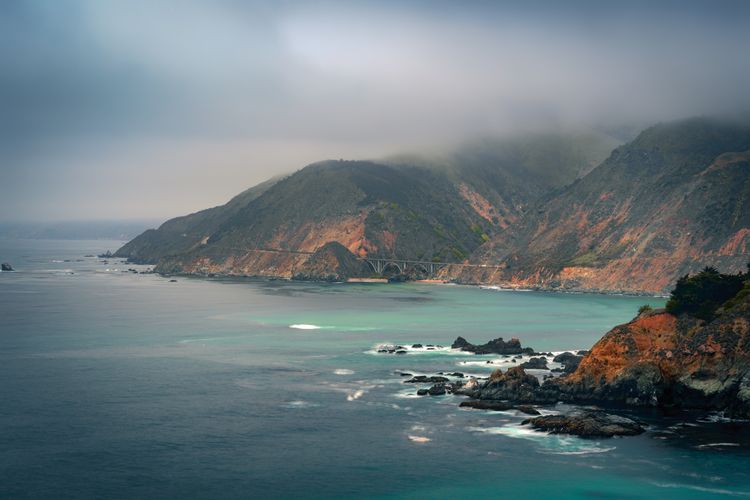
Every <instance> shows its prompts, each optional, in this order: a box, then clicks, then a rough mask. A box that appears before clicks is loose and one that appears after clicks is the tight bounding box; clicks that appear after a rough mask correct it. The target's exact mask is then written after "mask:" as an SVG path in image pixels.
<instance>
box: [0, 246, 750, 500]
mask: <svg viewBox="0 0 750 500" xmlns="http://www.w3.org/2000/svg"><path fill="white" fill-rule="evenodd" d="M120 243H121V242H113V241H51V240H50V241H43V240H0V261H2V262H9V263H11V264H12V265H13V266H14V268H15V269H16V272H3V273H0V497H3V498H268V497H274V498H316V497H320V498H336V497H363V498H425V499H435V498H510V497H517V498H530V497H533V498H587V497H596V498H660V499H664V498H706V497H717V498H728V497H750V436H748V425H742V424H738V423H732V422H725V421H722V420H721V419H717V418H713V417H711V416H708V418H703V419H702V420H700V421H697V422H696V420H695V419H696V418H697V417H695V418H692V416H687V415H671V416H659V415H651V414H639V415H638V417H639V418H643V419H646V421H648V422H650V423H651V426H650V427H649V430H648V432H646V433H645V434H643V435H641V436H638V437H629V438H620V439H602V440H586V439H580V438H575V437H566V436H550V435H546V434H543V433H537V432H533V431H530V430H528V429H527V428H526V427H524V426H521V425H520V422H521V421H522V420H523V418H524V416H523V415H520V414H518V413H516V412H515V411H509V412H488V411H477V410H466V409H459V408H458V403H459V402H460V401H461V400H462V398H461V397H459V396H450V395H448V396H437V397H429V396H424V397H418V396H416V395H415V393H416V390H417V388H418V387H415V386H413V385H412V384H404V383H403V381H404V379H405V378H404V377H402V376H401V375H400V374H399V373H398V372H400V371H404V372H408V373H413V374H428V375H429V374H435V373H437V372H440V371H451V372H452V371H461V372H463V373H467V374H476V375H481V376H486V375H487V374H489V372H490V371H491V370H492V369H494V368H497V367H498V366H506V365H507V364H508V363H507V360H506V362H505V363H504V364H502V363H501V360H498V359H497V357H496V356H474V355H466V354H460V353H456V352H453V351H451V350H450V349H447V346H450V344H451V343H452V341H453V340H454V339H455V338H456V337H457V336H459V335H461V336H463V337H465V338H467V339H468V340H469V341H471V342H474V343H484V342H486V341H488V340H490V339H492V338H495V337H500V336H502V337H504V338H506V339H507V338H510V337H513V336H516V337H519V338H520V339H521V341H522V343H523V344H524V345H525V346H531V347H533V348H535V349H536V350H540V351H561V350H568V349H586V348H588V347H590V346H591V345H592V344H593V343H594V342H595V341H596V340H597V339H598V338H599V337H601V335H602V334H603V333H605V332H606V331H607V330H609V329H610V328H611V327H612V326H614V325H616V324H618V323H623V322H625V321H628V320H629V319H631V318H632V317H633V316H634V315H635V313H636V310H637V308H638V306H639V305H641V304H644V303H649V304H652V305H654V306H658V305H661V304H662V303H663V299H659V298H643V297H615V296H601V295H588V294H575V295H574V294H554V293H542V292H508V291H498V290H488V289H481V288H477V287H463V286H451V285H419V284H398V285H395V284H389V285H375V284H372V285H367V284H316V283H296V282H282V281H252V280H218V279H217V280H203V279H189V278H182V277H178V278H176V280H177V281H176V282H170V279H169V278H165V277H162V276H159V275H154V274H134V273H132V272H128V271H127V269H128V268H133V267H135V266H131V265H128V264H123V263H121V261H120V260H119V259H110V260H109V261H108V262H107V263H104V262H103V259H99V258H96V257H84V256H85V255H88V254H97V253H100V252H103V251H105V250H107V249H111V250H114V249H116V248H117V247H118V246H119V245H120ZM137 269H138V270H143V269H144V267H141V266H139V267H137ZM414 343H421V344H435V345H441V346H444V347H446V348H443V349H439V348H438V349H436V350H433V351H427V350H424V349H423V350H419V349H410V350H409V352H408V353H407V354H402V355H389V354H381V353H377V346H379V345H381V344H401V345H405V346H411V345H412V344H414ZM488 361H489V362H490V363H488ZM558 409H560V408H558Z"/></svg>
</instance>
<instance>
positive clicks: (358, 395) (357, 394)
mask: <svg viewBox="0 0 750 500" xmlns="http://www.w3.org/2000/svg"><path fill="white" fill-rule="evenodd" d="M364 395H365V391H363V390H362V389H357V390H356V391H354V392H350V393H349V394H347V395H346V400H347V401H354V400H356V399H359V398H361V397H362V396H364Z"/></svg>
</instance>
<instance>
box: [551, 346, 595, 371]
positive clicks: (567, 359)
mask: <svg viewBox="0 0 750 500" xmlns="http://www.w3.org/2000/svg"><path fill="white" fill-rule="evenodd" d="M578 352H584V353H585V352H587V351H578ZM582 359H583V355H580V354H573V353H572V352H563V353H561V354H558V355H557V356H555V357H554V358H552V361H554V362H555V363H560V364H561V365H563V369H562V370H561V371H563V372H565V373H573V372H574V371H576V368H578V365H579V364H581V360H582Z"/></svg>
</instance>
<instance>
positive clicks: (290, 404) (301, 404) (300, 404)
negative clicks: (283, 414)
mask: <svg viewBox="0 0 750 500" xmlns="http://www.w3.org/2000/svg"><path fill="white" fill-rule="evenodd" d="M281 406H283V407H284V408H313V407H315V406H319V405H318V404H317V403H311V402H310V401H302V400H296V401H287V402H286V403H284V404H282V405H281Z"/></svg>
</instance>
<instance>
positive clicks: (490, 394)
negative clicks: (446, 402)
mask: <svg viewBox="0 0 750 500" xmlns="http://www.w3.org/2000/svg"><path fill="white" fill-rule="evenodd" d="M455 392H456V394H463V395H466V396H469V397H471V398H474V399H479V400H492V401H509V402H512V403H514V404H518V403H535V404H551V403H555V402H556V401H557V394H558V393H557V391H549V392H546V390H543V389H542V387H541V386H540V384H539V379H537V378H536V377H535V376H533V375H529V374H527V373H526V372H525V371H524V369H523V368H521V367H520V366H514V367H513V368H509V369H508V371H506V372H503V371H501V370H499V369H498V370H495V371H494V372H492V375H490V378H489V379H487V381H485V382H484V383H482V384H477V385H476V386H474V387H471V388H469V386H468V385H467V386H464V387H462V388H460V389H457V390H456V391H455Z"/></svg>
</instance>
